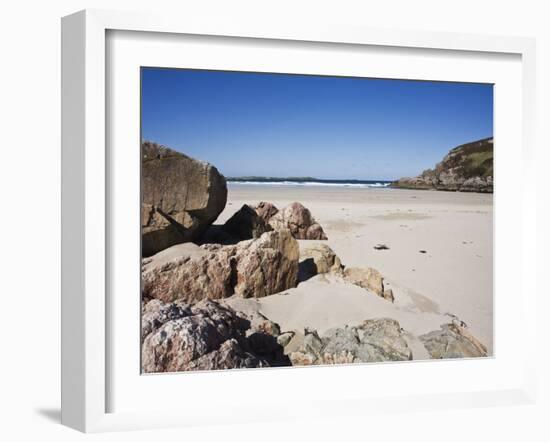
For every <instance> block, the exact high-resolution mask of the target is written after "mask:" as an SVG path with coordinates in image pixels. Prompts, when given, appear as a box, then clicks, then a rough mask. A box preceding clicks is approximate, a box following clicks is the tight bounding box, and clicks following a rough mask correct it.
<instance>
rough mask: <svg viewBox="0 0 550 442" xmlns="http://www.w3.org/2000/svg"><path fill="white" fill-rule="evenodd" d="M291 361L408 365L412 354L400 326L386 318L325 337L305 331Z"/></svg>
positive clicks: (330, 331)
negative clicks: (395, 363) (405, 363)
mask: <svg viewBox="0 0 550 442" xmlns="http://www.w3.org/2000/svg"><path fill="white" fill-rule="evenodd" d="M289 345H291V344H289ZM289 357H290V360H291V362H292V365H323V364H349V363H355V362H382V361H408V360H412V352H411V350H410V348H409V347H408V345H407V341H406V340H405V338H404V337H403V331H402V329H401V326H400V325H399V323H398V322H397V321H396V320H394V319H387V318H383V319H370V320H367V321H364V322H363V323H362V324H361V325H359V326H357V327H347V326H346V327H343V328H333V329H330V330H327V331H326V332H325V333H324V334H323V335H322V336H319V335H318V334H317V332H316V331H311V330H305V335H304V337H303V341H302V343H301V345H300V346H299V347H298V349H297V350H296V351H292V352H290V354H289Z"/></svg>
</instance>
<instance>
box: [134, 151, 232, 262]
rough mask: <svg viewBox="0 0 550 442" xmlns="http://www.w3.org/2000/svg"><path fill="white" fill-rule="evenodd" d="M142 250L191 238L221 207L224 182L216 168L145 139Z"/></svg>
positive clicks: (148, 252)
mask: <svg viewBox="0 0 550 442" xmlns="http://www.w3.org/2000/svg"><path fill="white" fill-rule="evenodd" d="M141 150H142V162H141V177H142V187H141V194H142V196H141V229H142V230H141V232H142V233H141V235H142V255H143V256H150V255H153V254H155V253H157V252H159V251H161V250H163V249H166V248H168V247H170V246H172V245H174V244H178V243H183V242H188V241H195V240H197V239H198V238H199V237H200V236H201V235H202V234H203V233H204V232H205V231H206V229H207V228H208V227H209V226H210V225H211V224H212V223H213V222H214V221H215V220H216V218H217V217H218V215H219V214H220V213H221V211H222V210H223V209H224V207H225V203H226V200H227V185H226V182H225V178H224V177H223V175H221V174H220V173H219V172H218V170H217V169H216V168H215V167H214V166H212V165H210V164H208V163H206V162H203V161H198V160H195V159H193V158H190V157H188V156H186V155H183V154H181V153H179V152H176V151H173V150H171V149H169V148H167V147H165V146H161V145H159V144H156V143H152V142H149V141H144V142H143V143H142V145H141Z"/></svg>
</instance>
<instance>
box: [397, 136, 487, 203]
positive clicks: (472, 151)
mask: <svg viewBox="0 0 550 442" xmlns="http://www.w3.org/2000/svg"><path fill="white" fill-rule="evenodd" d="M391 187H394V188H402V189H426V190H448V191H460V192H482V193H492V192H493V137H490V138H484V139H482V140H478V141H474V142H471V143H467V144H463V145H461V146H458V147H455V148H454V149H451V151H450V152H449V153H448V154H447V155H446V156H445V158H443V160H442V161H441V162H440V163H438V164H437V165H436V166H435V168H433V169H428V170H425V171H424V172H422V174H420V175H419V176H417V177H414V178H400V179H399V180H397V181H394V182H393V183H391Z"/></svg>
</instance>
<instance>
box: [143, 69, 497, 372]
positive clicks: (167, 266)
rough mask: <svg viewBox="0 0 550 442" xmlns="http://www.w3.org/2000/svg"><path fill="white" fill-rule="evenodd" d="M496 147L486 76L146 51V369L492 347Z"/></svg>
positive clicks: (350, 359)
mask: <svg viewBox="0 0 550 442" xmlns="http://www.w3.org/2000/svg"><path fill="white" fill-rule="evenodd" d="M493 148H494V146H493V86H492V85H490V84H477V83H451V82H435V81H411V80H393V79H374V78H372V79H371V78H349V77H331V76H316V75H288V74H280V73H252V72H228V71H206V70H192V69H165V68H155V67H143V68H142V70H141V146H140V149H139V150H140V155H141V245H142V266H141V281H142V292H141V344H140V345H141V366H142V372H143V373H164V372H188V371H197V370H200V371H202V370H223V369H244V368H264V367H291V366H315V365H332V364H351V363H376V362H392V361H411V360H427V359H450V358H478V357H490V356H492V352H493ZM136 149H137V146H136Z"/></svg>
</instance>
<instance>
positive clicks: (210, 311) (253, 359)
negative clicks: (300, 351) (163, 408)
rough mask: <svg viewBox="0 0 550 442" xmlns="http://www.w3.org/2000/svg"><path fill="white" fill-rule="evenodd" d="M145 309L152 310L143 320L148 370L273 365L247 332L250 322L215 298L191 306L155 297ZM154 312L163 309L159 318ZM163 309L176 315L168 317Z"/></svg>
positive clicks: (163, 370)
mask: <svg viewBox="0 0 550 442" xmlns="http://www.w3.org/2000/svg"><path fill="white" fill-rule="evenodd" d="M151 303H154V305H151ZM144 310H145V311H146V312H148V318H147V319H146V320H142V339H143V344H142V370H143V371H144V372H145V373H160V372H175V371H190V370H219V369H231V368H254V367H266V366H269V363H268V362H267V360H265V359H263V358H262V357H261V356H259V355H258V354H256V353H255V352H254V351H253V349H252V348H251V346H250V344H249V342H248V340H247V338H246V336H245V331H246V330H247V329H248V327H249V325H250V323H249V322H248V321H246V320H244V319H242V318H241V317H239V316H237V315H236V314H235V312H233V311H232V310H230V309H227V308H224V307H221V306H220V305H218V304H216V303H214V302H211V301H203V302H201V303H199V304H197V305H195V306H188V305H183V304H179V305H175V304H163V303H161V302H160V301H158V300H154V301H151V302H149V303H148V304H147V305H146V306H145V307H144ZM153 312H158V313H159V314H158V316H157V318H156V319H152V318H153V316H154V314H153ZM161 312H172V315H171V316H170V318H168V317H167V316H166V315H164V314H162V313H161ZM144 316H145V315H144ZM151 319H152V321H151ZM151 324H154V326H153V327H152V328H151V327H150V326H151Z"/></svg>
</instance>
